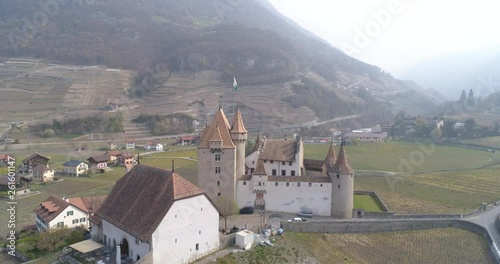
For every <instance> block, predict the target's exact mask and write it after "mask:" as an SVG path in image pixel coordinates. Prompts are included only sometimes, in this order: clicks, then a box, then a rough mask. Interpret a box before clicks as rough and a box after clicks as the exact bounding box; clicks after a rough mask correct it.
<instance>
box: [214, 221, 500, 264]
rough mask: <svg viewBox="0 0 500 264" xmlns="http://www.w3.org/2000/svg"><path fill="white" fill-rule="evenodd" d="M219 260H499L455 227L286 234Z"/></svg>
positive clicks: (224, 262)
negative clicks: (359, 232)
mask: <svg viewBox="0 0 500 264" xmlns="http://www.w3.org/2000/svg"><path fill="white" fill-rule="evenodd" d="M216 263H219V264H233V263H238V264H239V263H242V264H246V263H248V264H250V263H297V264H298V263H325V264H330V263H384V264H385V263H409V264H412V263H464V264H468V263H476V264H480V263H495V262H494V260H493V258H492V257H491V256H490V254H489V252H488V245H487V244H486V241H485V240H484V239H483V238H482V237H481V236H480V235H477V234H474V233H471V232H468V231H465V230H461V229H454V228H446V229H432V230H421V231H408V232H396V233H374V234H305V233H286V232H285V235H284V237H282V238H278V239H277V240H276V241H275V246H274V247H260V246H257V247H256V248H253V249H251V250H250V251H245V252H243V253H236V254H235V253H233V254H230V255H228V256H226V257H224V258H220V259H218V260H217V262H216Z"/></svg>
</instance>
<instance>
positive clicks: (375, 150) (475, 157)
mask: <svg viewBox="0 0 500 264" xmlns="http://www.w3.org/2000/svg"><path fill="white" fill-rule="evenodd" d="M328 148H329V144H304V150H305V153H304V157H305V158H308V159H320V160H323V159H324V158H325V157H326V153H327V151H328ZM337 151H338V148H337ZM346 153H347V157H348V160H349V164H350V165H351V167H352V168H353V169H354V170H376V171H394V172H403V173H406V172H411V173H418V172H425V171H436V170H453V169H469V168H478V167H480V166H482V165H484V164H486V163H487V162H488V160H489V159H490V158H491V156H492V154H491V153H488V152H485V151H477V150H471V149H464V148H459V147H450V146H441V145H424V144H415V143H408V142H388V143H377V144H376V143H366V144H360V145H347V146H346Z"/></svg>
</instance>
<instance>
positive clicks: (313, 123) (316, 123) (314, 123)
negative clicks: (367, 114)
mask: <svg viewBox="0 0 500 264" xmlns="http://www.w3.org/2000/svg"><path fill="white" fill-rule="evenodd" d="M360 116H362V114H357V115H350V116H341V117H336V118H333V119H330V120H326V121H322V122H319V121H318V119H315V120H312V121H309V122H305V123H298V124H292V125H284V126H281V127H280V128H281V129H284V130H286V129H298V128H303V127H304V128H311V127H316V126H320V125H324V124H326V123H330V122H338V121H342V120H348V119H354V118H358V117H360Z"/></svg>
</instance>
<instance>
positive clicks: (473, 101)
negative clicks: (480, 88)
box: [467, 89, 476, 106]
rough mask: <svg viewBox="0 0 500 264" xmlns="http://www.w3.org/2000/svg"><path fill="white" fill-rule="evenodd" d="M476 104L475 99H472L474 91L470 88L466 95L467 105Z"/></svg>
mask: <svg viewBox="0 0 500 264" xmlns="http://www.w3.org/2000/svg"><path fill="white" fill-rule="evenodd" d="M475 104H476V100H475V99H474V91H472V89H470V91H469V97H467V105H469V106H474V105H475Z"/></svg>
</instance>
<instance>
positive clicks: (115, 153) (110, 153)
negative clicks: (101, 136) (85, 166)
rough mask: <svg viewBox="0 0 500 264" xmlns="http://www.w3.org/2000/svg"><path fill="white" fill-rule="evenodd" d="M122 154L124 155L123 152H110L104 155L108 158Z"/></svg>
mask: <svg viewBox="0 0 500 264" xmlns="http://www.w3.org/2000/svg"><path fill="white" fill-rule="evenodd" d="M120 154H122V152H121V151H119V150H108V151H106V153H104V155H106V156H118V155H120Z"/></svg>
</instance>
